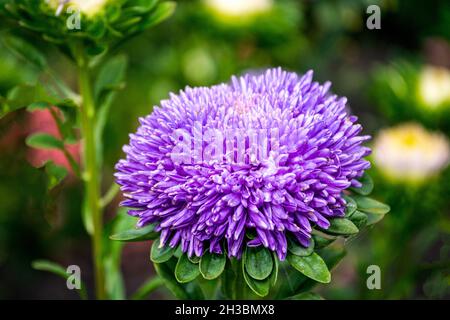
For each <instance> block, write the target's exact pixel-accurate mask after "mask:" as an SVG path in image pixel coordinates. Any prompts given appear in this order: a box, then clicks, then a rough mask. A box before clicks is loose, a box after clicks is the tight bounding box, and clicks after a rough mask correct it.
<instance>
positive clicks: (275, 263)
mask: <svg viewBox="0 0 450 320" xmlns="http://www.w3.org/2000/svg"><path fill="white" fill-rule="evenodd" d="M272 257H273V269H272V273H271V274H270V284H271V285H272V286H274V285H275V284H276V283H277V280H278V269H279V262H278V256H277V254H276V253H275V252H272Z"/></svg>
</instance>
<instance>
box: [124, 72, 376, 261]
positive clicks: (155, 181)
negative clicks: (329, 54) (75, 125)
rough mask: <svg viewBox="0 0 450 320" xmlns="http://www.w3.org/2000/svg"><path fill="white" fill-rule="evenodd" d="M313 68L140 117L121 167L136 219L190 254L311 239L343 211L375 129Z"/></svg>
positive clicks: (188, 94)
mask: <svg viewBox="0 0 450 320" xmlns="http://www.w3.org/2000/svg"><path fill="white" fill-rule="evenodd" d="M312 75H313V73H312V71H309V72H307V73H306V74H305V75H303V76H302V77H300V76H298V75H297V74H296V73H291V72H286V71H283V70H282V69H280V68H278V69H271V70H268V71H266V72H265V73H264V74H263V75H245V76H242V77H239V78H236V77H233V78H232V81H231V83H230V84H220V85H217V86H213V87H210V88H189V87H188V88H186V89H185V90H184V91H181V92H180V93H179V94H178V95H174V94H171V97H170V99H169V100H164V101H162V102H161V107H155V109H154V110H153V113H152V114H150V115H149V116H147V117H145V118H141V119H140V124H141V126H140V127H139V128H138V130H137V132H136V133H135V134H132V135H131V136H130V143H129V145H127V146H125V147H124V151H125V153H126V159H124V160H120V161H119V163H118V164H117V166H116V168H117V171H118V172H117V173H116V178H117V183H118V184H120V185H121V190H122V191H123V193H124V196H125V197H126V198H127V199H126V200H125V201H123V202H122V205H123V206H126V207H130V208H133V209H132V210H129V214H130V215H132V216H136V217H139V222H138V226H139V227H142V226H144V225H147V224H151V223H153V224H155V225H156V231H158V232H160V242H161V244H162V245H169V246H171V247H176V246H178V245H181V249H182V251H183V252H186V253H187V254H188V255H189V256H192V255H196V256H202V254H203V252H204V251H205V250H209V251H210V252H214V253H222V251H223V250H226V252H227V253H228V255H229V256H230V257H237V258H240V257H241V254H242V252H243V249H244V248H245V246H264V247H266V248H269V249H270V250H272V251H274V252H276V253H277V255H278V257H279V259H280V260H284V259H285V257H286V254H287V237H288V236H289V237H290V238H292V239H296V240H297V242H298V243H299V244H301V245H303V246H305V247H307V246H308V245H309V241H310V238H311V231H312V229H313V228H314V227H316V226H317V227H319V228H322V229H327V228H328V227H329V225H330V219H332V218H334V217H342V216H343V215H344V211H345V207H346V202H345V200H344V198H343V191H344V190H345V189H347V188H348V187H350V186H354V187H359V186H360V183H359V182H358V181H357V180H356V179H357V178H359V177H361V176H362V175H363V173H364V170H365V169H367V168H369V166H370V164H369V162H368V161H366V160H364V157H365V156H367V155H368V154H369V153H370V149H369V148H367V147H364V146H362V143H363V142H364V141H366V140H368V139H369V138H370V137H369V136H361V135H359V133H360V132H361V129H362V127H361V125H359V124H356V123H355V122H356V120H357V118H356V117H355V116H351V115H349V114H348V113H347V110H346V99H345V98H339V97H337V96H336V95H332V94H330V93H329V91H328V90H329V87H330V83H329V82H327V83H325V84H324V85H320V84H319V83H317V82H313V81H312ZM294 241H295V240H294Z"/></svg>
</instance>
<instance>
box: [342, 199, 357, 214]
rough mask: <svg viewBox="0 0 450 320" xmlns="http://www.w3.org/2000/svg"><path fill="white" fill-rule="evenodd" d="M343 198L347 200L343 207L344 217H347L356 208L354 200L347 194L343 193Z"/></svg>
mask: <svg viewBox="0 0 450 320" xmlns="http://www.w3.org/2000/svg"><path fill="white" fill-rule="evenodd" d="M344 200H345V201H346V202H347V206H346V207H345V217H346V218H349V217H351V216H352V214H353V213H354V212H355V211H356V209H357V205H356V201H355V200H353V198H352V197H349V196H347V195H344Z"/></svg>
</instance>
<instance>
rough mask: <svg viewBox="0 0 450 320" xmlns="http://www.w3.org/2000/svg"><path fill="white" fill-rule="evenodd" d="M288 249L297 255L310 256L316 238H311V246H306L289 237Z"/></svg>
mask: <svg viewBox="0 0 450 320" xmlns="http://www.w3.org/2000/svg"><path fill="white" fill-rule="evenodd" d="M288 250H289V252H290V253H292V254H295V255H296V256H301V257H304V256H309V255H310V254H311V253H313V252H314V239H311V240H310V242H309V247H307V248H305V247H304V246H302V245H301V244H299V243H298V242H297V241H296V240H294V239H292V238H291V237H288Z"/></svg>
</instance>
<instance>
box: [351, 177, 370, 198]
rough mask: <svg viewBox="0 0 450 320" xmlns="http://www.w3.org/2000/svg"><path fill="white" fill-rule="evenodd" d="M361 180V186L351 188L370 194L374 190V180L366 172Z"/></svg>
mask: <svg viewBox="0 0 450 320" xmlns="http://www.w3.org/2000/svg"><path fill="white" fill-rule="evenodd" d="M359 182H361V183H362V186H361V187H360V188H350V190H352V191H353V192H355V193H358V194H360V195H363V196H367V195H369V194H370V193H371V192H372V190H373V180H372V178H371V177H370V176H369V174H367V173H364V175H363V176H362V177H361V179H359Z"/></svg>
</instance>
